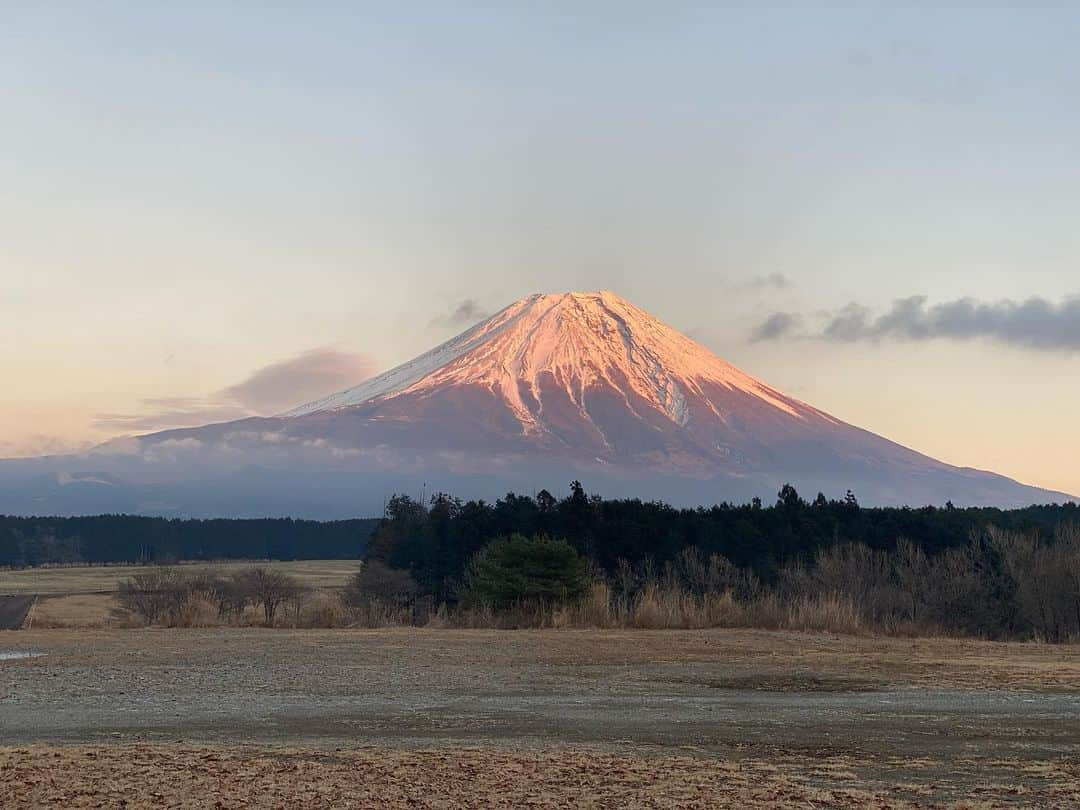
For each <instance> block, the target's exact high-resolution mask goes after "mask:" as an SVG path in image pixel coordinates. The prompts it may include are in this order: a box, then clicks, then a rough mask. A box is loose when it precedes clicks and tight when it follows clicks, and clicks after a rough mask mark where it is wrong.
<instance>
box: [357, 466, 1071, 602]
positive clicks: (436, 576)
mask: <svg viewBox="0 0 1080 810" xmlns="http://www.w3.org/2000/svg"><path fill="white" fill-rule="evenodd" d="M1068 523H1076V524H1080V508H1078V507H1077V505H1076V504H1065V505H1048V506H1031V507H1028V508H1026V509H1016V510H1002V509H995V508H956V507H953V506H952V505H951V504H947V505H946V506H944V507H934V506H927V507H922V508H908V507H904V508H865V507H861V506H860V505H859V503H858V499H857V498H856V496H855V495H854V494H853V493H851V492H848V493H847V495H846V496H845V497H844V498H842V499H838V500H837V499H833V500H830V499H827V498H826V497H825V496H824V495H821V494H819V495H818V496H817V497H816V498H814V499H813V500H809V501H808V500H805V499H804V498H803V497H801V496H800V495H799V493H798V492H797V491H796V490H795V489H794V487H792V486H790V485H787V486H784V487H783V488H782V489H781V490H780V492H779V493H778V495H777V498H776V501H775V502H774V503H772V504H768V505H765V504H763V503H762V502H761V501H759V500H756V499H755V500H754V501H753V502H751V503H748V504H731V503H721V504H718V505H715V506H712V507H708V508H697V509H676V508H675V507H672V506H670V505H668V504H665V503H661V502H647V501H641V500H637V499H621V500H619V499H615V500H613V499H603V498H600V497H598V496H595V495H593V496H590V495H589V494H588V493H587V492H586V491H585V489H584V487H583V486H582V485H581V484H580V483H579V482H577V481H575V482H573V484H572V485H571V489H570V494H569V495H567V496H566V497H564V498H562V499H556V498H555V497H553V496H552V495H551V494H550V493H549V492H547V491H546V490H544V491H541V492H540V493H538V494H537V495H536V496H535V497H529V496H522V495H515V494H512V493H511V494H508V495H506V496H505V497H504V498H501V499H499V500H497V501H495V502H494V503H488V502H485V501H461V500H460V499H457V498H454V497H452V496H449V495H445V494H436V495H434V496H433V497H432V498H431V500H430V502H429V503H422V502H420V501H418V500H416V499H413V498H410V497H408V496H405V495H399V496H395V497H393V498H391V499H390V501H389V502H388V504H387V508H386V514H385V516H384V517H383V518H382V520H380V521H379V523H378V525H377V527H376V528H375V531H374V533H373V535H372V537H371V541H370V544H369V546H368V550H367V553H366V558H367V559H369V560H377V561H379V562H381V563H384V564H386V565H387V566H389V567H390V568H394V569H403V570H407V571H409V572H410V574H411V576H412V577H413V578H414V579H415V581H416V583H417V586H418V588H419V589H420V591H421V592H422V593H425V594H430V595H431V596H432V598H434V599H435V601H437V602H448V603H453V602H454V601H455V600H456V598H457V591H458V590H459V589H460V582H461V579H462V576H463V574H464V572H465V570H466V567H467V565H468V563H469V561H470V560H471V559H472V558H473V556H474V555H476V554H477V552H479V551H480V550H481V549H483V548H484V547H485V546H486V545H487V544H488V543H489V542H490V541H492V540H493V539H495V538H499V537H507V536H510V535H513V534H520V535H522V536H525V537H537V536H541V535H546V536H550V537H554V538H560V539H564V540H566V541H567V542H568V543H569V544H570V546H571V547H573V549H574V550H575V551H577V552H578V553H579V554H580V555H581V556H582V557H584V558H585V559H587V560H588V561H589V563H590V565H592V566H594V567H595V568H597V569H598V570H599V571H602V572H604V573H605V574H606V575H609V576H610V575H613V574H614V573H615V572H616V571H617V569H618V568H619V566H620V564H621V563H623V562H625V561H629V562H630V563H631V564H634V563H637V562H639V561H643V560H651V561H652V563H653V564H655V565H657V566H658V567H661V568H662V567H663V566H664V564H665V563H667V562H668V561H671V560H674V559H675V558H676V557H677V556H678V554H679V553H680V552H681V551H683V550H684V549H689V548H694V549H696V550H697V551H698V552H699V553H701V554H702V555H704V556H705V557H706V558H708V557H710V556H712V555H714V554H716V555H720V556H721V557H723V558H724V559H725V560H727V561H729V562H730V563H731V564H733V565H735V566H736V567H738V568H740V569H745V570H746V571H748V572H750V573H751V574H753V576H755V577H756V578H758V579H759V580H761V581H762V582H764V583H766V584H773V583H775V582H777V581H778V579H779V576H780V572H781V571H783V570H785V569H787V568H790V567H791V566H793V565H799V564H807V563H809V562H811V561H812V560H813V559H814V556H815V554H816V553H817V552H818V551H819V550H821V549H825V548H829V547H832V546H836V545H840V544H842V543H845V542H847V543H860V544H862V545H864V546H865V547H866V548H868V549H870V550H874V551H886V552H890V551H892V550H894V549H895V548H896V547H897V544H898V543H899V542H900V541H901V540H906V541H908V542H910V543H912V544H914V545H915V546H917V547H918V548H919V549H920V550H921V551H922V552H923V553H925V554H927V555H931V556H933V555H937V554H940V553H941V552H944V551H946V550H948V549H958V548H963V547H965V546H966V545H967V544H968V543H969V542H970V540H971V537H972V534H973V532H981V531H984V530H985V529H986V527H988V526H995V527H997V528H998V529H1000V530H1002V531H1008V532H1017V533H1036V534H1040V535H1044V536H1051V535H1053V533H1054V531H1055V529H1056V528H1057V527H1058V526H1060V525H1062V524H1068Z"/></svg>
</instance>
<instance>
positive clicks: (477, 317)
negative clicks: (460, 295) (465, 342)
mask: <svg viewBox="0 0 1080 810" xmlns="http://www.w3.org/2000/svg"><path fill="white" fill-rule="evenodd" d="M490 314H491V313H490V312H488V311H487V310H486V309H485V308H484V307H482V306H480V303H479V302H478V301H477V300H476V299H475V298H465V299H463V300H461V301H459V302H458V303H457V304H456V305H455V306H454V308H453V309H452V310H451V311H450V312H449V313H447V314H446V315H440V316H439V317H437V318H435V319H434V320H432V322H431V325H432V326H472V325H473V324H474V323H476V322H477V321H482V320H483V319H484V318H486V317H488V316H489V315H490Z"/></svg>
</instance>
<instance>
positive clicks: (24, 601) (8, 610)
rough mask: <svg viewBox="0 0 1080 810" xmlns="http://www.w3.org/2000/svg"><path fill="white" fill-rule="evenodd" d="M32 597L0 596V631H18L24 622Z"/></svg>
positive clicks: (31, 603) (32, 600) (32, 604)
mask: <svg viewBox="0 0 1080 810" xmlns="http://www.w3.org/2000/svg"><path fill="white" fill-rule="evenodd" d="M35 598H36V597H34V596H0V630H19V629H21V628H22V626H23V624H25V622H26V617H27V615H28V614H29V613H30V608H32V607H33V606H34V600H35Z"/></svg>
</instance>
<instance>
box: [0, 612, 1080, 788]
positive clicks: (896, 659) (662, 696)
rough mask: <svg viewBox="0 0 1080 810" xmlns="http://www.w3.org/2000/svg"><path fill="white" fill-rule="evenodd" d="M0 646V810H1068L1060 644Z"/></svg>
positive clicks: (557, 641)
mask: <svg viewBox="0 0 1080 810" xmlns="http://www.w3.org/2000/svg"><path fill="white" fill-rule="evenodd" d="M0 652H8V653H11V652H34V653H43V654H44V655H40V656H38V657H34V658H21V659H20V658H11V659H7V660H0V730H2V739H3V744H4V745H5V746H7V747H3V748H0V806H3V807H21V806H25V807H30V806H41V805H46V806H48V805H49V804H54V805H57V806H81V805H80V803H85V805H86V806H94V803H95V802H98V801H102V802H104V806H118V804H119V798H120V797H125V798H126V799H127V800H128V802H129V804H128V806H161V805H169V806H205V804H206V802H204V801H203V800H204V799H206V798H207V797H209V796H214V797H216V798H215V799H214V800H215V801H219V800H220V801H221V802H222V804H221V805H220V806H224V807H237V806H260V807H261V806H286V805H290V804H296V803H302V804H304V805H305V806H326V807H331V806H349V805H352V806H365V805H369V806H374V805H382V806H390V807H396V806H402V807H404V806H425V807H427V806H432V807H434V806H461V805H470V804H471V805H472V806H478V805H485V806H491V805H496V806H508V807H509V806H523V805H529V804H532V805H533V806H588V805H590V804H591V805H593V806H612V807H614V806H620V807H625V806H635V805H645V806H649V805H652V806H673V805H674V806H724V805H734V804H743V805H746V804H747V803H750V805H751V806H752V805H754V804H759V805H765V806H791V807H811V806H813V807H831V806H841V807H846V806H850V807H857V806H866V805H867V804H868V803H869V804H874V805H876V806H897V807H902V806H908V804H914V805H916V806H929V805H933V804H937V803H952V802H977V804H976V805H974V806H998V805H1001V806H1016V804H1017V803H1020V804H1022V805H1023V804H1027V805H1031V806H1059V807H1075V806H1078V805H1080V648H1077V647H1052V646H1044V645H1033V644H993V643H984V642H972V641H956V640H948V639H929V640H897V639H873V638H851V637H830V636H821V635H809V634H796V633H769V632H762V631H752V630H710V631H657V632H651V631H570V630H556V631H518V632H511V631H496V630H490V631H489V630H475V631H455V630H417V629H393V630H328V631H319V630H299V631H291V630H258V629H250V628H245V629H239V628H227V629H213V630H124V631H118V630H98V631H93V630H87V631H70V630H41V631H37V630H31V631H23V632H19V633H15V632H12V633H0ZM264 784H265V785H266V787H265V790H264V789H263V788H261V787H260V788H258V789H257V790H256V789H254V788H253V787H252V786H253V785H256V786H257V785H264ZM50 797H51V798H50ZM185 802H187V804H185ZM209 804H211V805H212V804H213V803H212V802H209Z"/></svg>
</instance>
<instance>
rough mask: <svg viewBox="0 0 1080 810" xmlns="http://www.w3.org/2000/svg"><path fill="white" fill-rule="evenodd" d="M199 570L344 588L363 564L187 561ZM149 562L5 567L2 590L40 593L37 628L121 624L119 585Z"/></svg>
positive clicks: (317, 587)
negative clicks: (116, 612)
mask: <svg viewBox="0 0 1080 810" xmlns="http://www.w3.org/2000/svg"><path fill="white" fill-rule="evenodd" d="M183 565H184V567H185V568H189V569H191V570H193V571H196V570H197V571H210V572H212V573H214V574H217V575H219V576H227V575H229V574H230V573H233V572H236V571H241V570H244V569H246V568H250V567H252V566H253V565H263V566H267V567H269V568H274V569H278V570H281V571H284V572H285V573H287V574H290V575H291V576H294V577H296V578H297V580H299V582H300V583H301V585H303V586H304V587H306V588H311V589H314V590H333V589H338V588H341V587H343V586H344V585H345V583H346V582H347V581H348V579H349V577H350V576H352V574H354V573H355V572H356V571H357V570H359V568H360V563H359V561H357V560H294V561H288V562H282V561H273V562H265V561H244V560H227V561H221V562H212V563H184V564H183ZM145 570H146V568H145V567H143V566H134V565H108V566H70V567H54V568H24V569H15V570H0V594H37V595H38V597H39V598H38V603H37V606H36V607H35V608H34V618H33V624H34V626H35V627H40V628H45V627H56V628H65V627H67V628H70V627H99V628H100V627H110V626H115V625H116V624H117V620H116V618H115V617H114V616H113V614H112V609H113V607H114V606H115V603H114V602H113V598H112V595H113V594H114V593H115V592H116V589H117V586H118V584H119V583H120V582H121V581H122V580H124V579H127V578H128V577H130V576H132V575H133V574H137V573H139V572H140V571H145Z"/></svg>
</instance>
